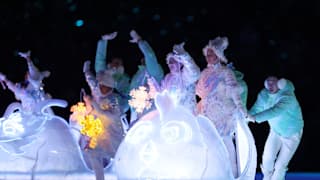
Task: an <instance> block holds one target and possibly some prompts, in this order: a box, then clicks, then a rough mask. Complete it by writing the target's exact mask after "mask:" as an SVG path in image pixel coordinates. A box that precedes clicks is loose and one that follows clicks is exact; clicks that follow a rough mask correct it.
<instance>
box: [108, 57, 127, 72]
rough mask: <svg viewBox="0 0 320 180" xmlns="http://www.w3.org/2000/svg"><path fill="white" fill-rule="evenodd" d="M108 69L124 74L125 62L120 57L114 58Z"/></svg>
mask: <svg viewBox="0 0 320 180" xmlns="http://www.w3.org/2000/svg"><path fill="white" fill-rule="evenodd" d="M108 68H109V69H111V70H112V71H113V72H117V73H124V66H123V61H122V59H121V58H119V57H114V58H112V60H111V62H110V63H109V64H108Z"/></svg>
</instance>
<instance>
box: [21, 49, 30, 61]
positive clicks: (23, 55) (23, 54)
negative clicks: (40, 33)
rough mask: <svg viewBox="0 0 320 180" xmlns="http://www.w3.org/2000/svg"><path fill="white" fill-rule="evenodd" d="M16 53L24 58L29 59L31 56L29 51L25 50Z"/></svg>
mask: <svg viewBox="0 0 320 180" xmlns="http://www.w3.org/2000/svg"><path fill="white" fill-rule="evenodd" d="M18 55H19V56H20V57H23V58H25V59H30V56H31V51H30V50H29V51H27V52H19V53H18Z"/></svg>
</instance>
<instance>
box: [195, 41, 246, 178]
mask: <svg viewBox="0 0 320 180" xmlns="http://www.w3.org/2000/svg"><path fill="white" fill-rule="evenodd" d="M228 44H229V43H228V39H227V38H226V37H216V38H215V39H214V40H210V41H209V44H208V45H207V46H205V48H204V49H203V54H204V56H205V57H206V61H207V63H208V65H207V68H205V69H204V70H203V71H202V72H201V75H200V78H199V80H198V83H197V86H196V94H197V95H198V96H199V97H200V98H201V100H200V102H199V103H198V105H197V106H198V113H200V114H203V115H204V116H206V117H208V118H209V119H210V120H211V121H212V122H213V123H214V125H215V127H216V128H217V130H218V132H219V134H220V136H221V137H222V139H223V141H224V144H225V145H226V148H227V150H228V152H229V157H230V160H231V166H232V170H233V174H234V176H235V177H237V176H238V173H239V172H238V167H237V163H238V162H237V153H236V148H235V144H234V141H235V125H236V121H237V120H244V119H245V118H247V117H248V114H247V110H246V108H245V107H244V105H243V103H242V101H241V96H240V94H241V92H242V88H241V87H240V86H239V84H238V82H237V79H236V77H235V75H234V73H233V71H232V70H231V69H230V68H228V67H227V66H226V65H225V64H226V63H227V62H228V61H227V58H226V57H225V56H224V50H225V49H226V48H227V46H228Z"/></svg>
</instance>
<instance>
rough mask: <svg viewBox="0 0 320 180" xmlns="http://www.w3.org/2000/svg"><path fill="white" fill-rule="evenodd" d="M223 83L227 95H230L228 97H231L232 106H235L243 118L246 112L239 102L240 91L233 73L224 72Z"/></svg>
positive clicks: (240, 101)
mask: <svg viewBox="0 0 320 180" xmlns="http://www.w3.org/2000/svg"><path fill="white" fill-rule="evenodd" d="M225 83H226V85H227V94H230V96H231V98H232V100H233V102H234V104H235V105H236V107H237V109H238V110H239V112H240V113H241V114H242V115H243V116H246V115H247V113H248V111H247V109H246V108H245V106H244V105H243V103H242V100H241V96H240V94H241V92H242V89H241V87H240V86H239V84H238V82H237V79H236V77H235V75H234V73H233V71H232V70H230V69H227V70H226V74H225Z"/></svg>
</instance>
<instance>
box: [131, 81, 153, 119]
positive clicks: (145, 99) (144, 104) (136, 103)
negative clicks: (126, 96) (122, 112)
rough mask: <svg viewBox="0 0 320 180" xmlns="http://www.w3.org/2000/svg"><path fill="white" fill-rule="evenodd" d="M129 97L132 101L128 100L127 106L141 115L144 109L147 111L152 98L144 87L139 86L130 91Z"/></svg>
mask: <svg viewBox="0 0 320 180" xmlns="http://www.w3.org/2000/svg"><path fill="white" fill-rule="evenodd" d="M130 96H131V97H132V99H130V100H129V105H130V106H131V107H133V108H134V109H135V110H136V111H137V112H138V113H142V112H143V111H144V109H149V108H150V107H151V105H152V102H151V100H152V97H151V95H150V94H149V93H148V92H147V88H146V87H144V86H139V88H138V89H133V90H131V91H130Z"/></svg>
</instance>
